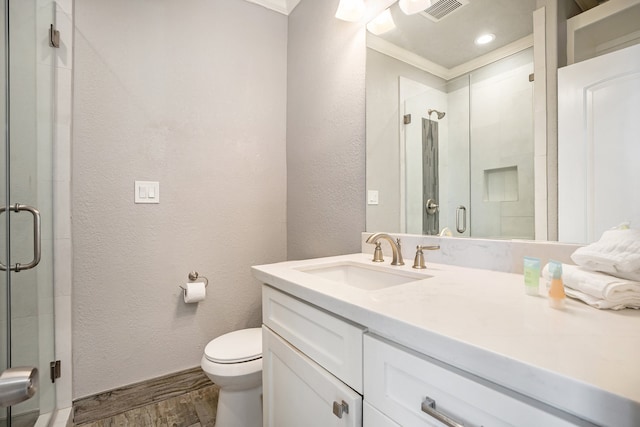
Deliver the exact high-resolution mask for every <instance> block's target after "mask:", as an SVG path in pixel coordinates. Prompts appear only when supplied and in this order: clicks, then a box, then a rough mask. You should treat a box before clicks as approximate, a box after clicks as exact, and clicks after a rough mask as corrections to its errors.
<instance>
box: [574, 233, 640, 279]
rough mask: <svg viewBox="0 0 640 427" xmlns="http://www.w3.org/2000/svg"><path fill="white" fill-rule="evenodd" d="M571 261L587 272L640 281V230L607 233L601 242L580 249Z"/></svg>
mask: <svg viewBox="0 0 640 427" xmlns="http://www.w3.org/2000/svg"><path fill="white" fill-rule="evenodd" d="M571 259H572V260H573V262H575V263H576V264H578V265H579V266H581V267H583V268H585V269H587V270H592V271H600V272H603V273H607V274H610V275H612V276H616V277H620V278H623V279H629V280H635V281H640V230H638V229H615V230H609V231H605V232H604V233H603V234H602V237H601V238H600V240H598V241H597V242H595V243H592V244H590V245H588V246H585V247H583V248H579V249H578V250H576V251H575V252H574V253H573V255H571Z"/></svg>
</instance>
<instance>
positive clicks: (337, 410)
mask: <svg viewBox="0 0 640 427" xmlns="http://www.w3.org/2000/svg"><path fill="white" fill-rule="evenodd" d="M343 413H344V414H348V413H349V404H348V403H347V402H345V401H344V400H343V401H342V403H339V402H336V401H335V400H334V401H333V415H335V416H336V417H338V418H342V414H343Z"/></svg>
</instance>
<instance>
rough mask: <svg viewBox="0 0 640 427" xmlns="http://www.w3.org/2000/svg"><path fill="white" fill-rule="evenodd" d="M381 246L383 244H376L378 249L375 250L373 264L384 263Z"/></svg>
mask: <svg viewBox="0 0 640 427" xmlns="http://www.w3.org/2000/svg"><path fill="white" fill-rule="evenodd" d="M380 244H381V242H376V248H375V249H374V250H373V260H372V261H373V262H384V258H383V257H382V247H381V246H380Z"/></svg>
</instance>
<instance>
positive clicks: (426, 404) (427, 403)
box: [334, 397, 464, 427]
mask: <svg viewBox="0 0 640 427" xmlns="http://www.w3.org/2000/svg"><path fill="white" fill-rule="evenodd" d="M334 405H335V403H334ZM422 412H424V413H425V414H427V415H430V416H432V417H433V418H435V419H436V420H438V421H440V422H441V423H442V424H444V425H446V426H448V427H464V424H460V423H458V422H457V421H455V420H452V419H451V418H449V417H447V416H446V415H445V414H443V413H442V412H438V411H436V401H435V400H433V399H431V398H430V397H425V398H424V400H423V401H422Z"/></svg>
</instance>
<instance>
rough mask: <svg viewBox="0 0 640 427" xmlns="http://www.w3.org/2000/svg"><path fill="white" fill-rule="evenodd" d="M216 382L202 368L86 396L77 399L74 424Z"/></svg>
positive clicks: (114, 413) (98, 418) (108, 415)
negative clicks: (212, 381)
mask: <svg viewBox="0 0 640 427" xmlns="http://www.w3.org/2000/svg"><path fill="white" fill-rule="evenodd" d="M210 385H212V383H211V380H210V379H209V378H207V376H206V375H205V374H204V372H203V371H202V369H201V368H200V367H197V368H192V369H188V370H186V371H180V372H176V373H173V374H169V375H165V376H162V377H158V378H152V379H150V380H147V381H142V382H139V383H135V384H131V385H127V386H124V387H120V388H117V389H113V390H109V391H105V392H102V393H98V394H95V395H93V396H87V397H83V398H81V399H77V400H75V401H74V402H73V422H74V424H86V423H90V422H93V421H97V420H101V419H104V418H109V417H112V416H114V415H118V414H121V413H123V412H126V411H129V410H131V409H136V408H140V407H142V406H146V405H149V404H151V403H156V402H160V401H163V400H166V399H170V398H172V397H176V396H179V395H181V394H185V393H188V392H191V391H194V390H198V389H200V388H203V387H207V386H210Z"/></svg>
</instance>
